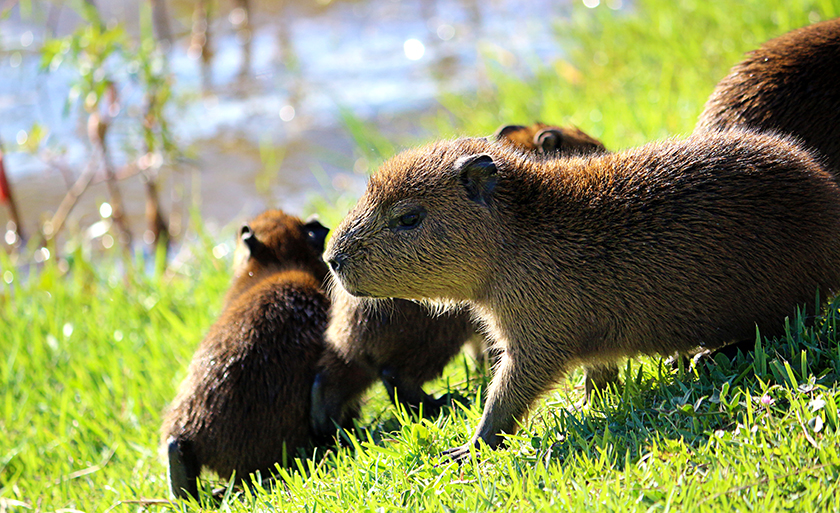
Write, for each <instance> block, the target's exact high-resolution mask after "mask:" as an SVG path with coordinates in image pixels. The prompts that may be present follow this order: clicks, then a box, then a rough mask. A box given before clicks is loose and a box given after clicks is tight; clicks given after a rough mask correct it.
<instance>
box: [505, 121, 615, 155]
mask: <svg viewBox="0 0 840 513" xmlns="http://www.w3.org/2000/svg"><path fill="white" fill-rule="evenodd" d="M493 137H494V138H495V139H496V140H497V141H500V142H508V143H510V144H511V145H513V146H514V147H516V148H517V149H520V150H523V151H532V152H535V153H538V154H544V155H547V156H554V157H567V156H571V155H591V154H597V153H605V152H606V151H607V149H606V148H605V147H604V144H603V143H602V142H601V141H599V140H598V139H595V138H594V137H592V136H590V135H589V134H587V133H586V132H584V131H582V130H581V129H579V128H577V127H574V126H572V127H565V128H563V127H559V126H553V125H546V124H545V123H540V122H536V123H534V124H533V125H531V126H524V125H503V126H501V127H499V129H498V130H496V133H495V134H493Z"/></svg>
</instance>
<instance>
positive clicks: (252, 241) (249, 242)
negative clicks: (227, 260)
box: [239, 224, 260, 255]
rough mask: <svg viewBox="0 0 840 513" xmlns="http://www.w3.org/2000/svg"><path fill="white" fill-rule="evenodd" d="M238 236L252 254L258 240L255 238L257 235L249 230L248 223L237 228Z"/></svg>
mask: <svg viewBox="0 0 840 513" xmlns="http://www.w3.org/2000/svg"><path fill="white" fill-rule="evenodd" d="M239 238H240V239H241V240H242V242H244V243H245V246H246V247H247V248H248V251H249V252H250V253H251V254H252V255H253V254H254V252H255V251H256V249H257V246H258V245H259V243H260V241H258V240H257V236H256V235H254V231H253V230H251V227H250V226H249V225H247V224H243V225H242V228H241V229H240V230H239Z"/></svg>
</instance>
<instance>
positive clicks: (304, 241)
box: [228, 210, 329, 300]
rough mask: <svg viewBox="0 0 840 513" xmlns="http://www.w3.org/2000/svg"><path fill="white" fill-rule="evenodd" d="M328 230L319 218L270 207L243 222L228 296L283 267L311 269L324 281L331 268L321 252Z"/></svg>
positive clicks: (230, 297)
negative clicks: (232, 283)
mask: <svg viewBox="0 0 840 513" xmlns="http://www.w3.org/2000/svg"><path fill="white" fill-rule="evenodd" d="M328 232H329V229H328V228H326V227H324V226H323V225H322V224H321V223H319V222H318V221H317V220H309V221H307V222H303V221H301V220H300V219H299V218H298V217H295V216H291V215H288V214H286V213H284V212H282V211H280V210H267V211H265V212H263V213H261V214H260V215H258V216H257V217H255V218H254V219H252V220H251V221H249V222H247V223H245V224H244V225H242V228H240V230H239V238H238V240H237V243H236V253H235V256H234V287H233V288H232V289H231V291H230V292H229V294H228V300H230V299H232V298H233V297H234V296H235V295H236V294H238V293H241V292H242V291H243V290H245V289H247V288H248V287H249V286H250V285H252V284H254V283H256V282H257V281H259V279H260V278H262V277H263V276H266V275H267V274H270V273H275V272H277V271H280V270H284V269H300V270H303V271H306V272H311V273H312V274H313V275H314V276H315V278H316V279H318V280H321V281H323V279H324V278H325V277H326V273H327V272H328V271H327V267H326V265H324V263H323V261H322V260H321V253H323V252H324V241H325V239H326V237H327V233H328Z"/></svg>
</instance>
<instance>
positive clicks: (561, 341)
mask: <svg viewBox="0 0 840 513" xmlns="http://www.w3.org/2000/svg"><path fill="white" fill-rule="evenodd" d="M325 259H327V260H328V261H329V264H330V266H331V268H332V271H333V274H334V275H335V277H336V278H337V279H338V281H339V282H340V283H341V284H342V286H343V287H344V288H345V289H346V290H348V291H349V292H350V293H352V294H354V295H357V296H370V297H401V298H408V299H423V298H426V299H430V300H432V301H439V302H441V303H458V302H463V303H466V304H467V305H469V306H470V308H471V309H472V310H473V311H474V312H475V314H476V315H477V316H478V317H480V318H481V320H482V321H483V322H484V323H485V324H486V326H487V330H488V333H489V335H490V336H491V337H492V339H493V341H494V342H495V344H497V345H498V347H499V348H500V349H501V350H502V351H503V352H504V354H503V356H502V357H501V359H500V361H499V363H498V365H497V366H496V368H495V372H494V376H493V380H492V383H491V385H490V388H489V390H488V397H487V401H486V404H485V408H484V414H483V416H482V419H481V422H480V424H479V426H478V429H477V431H476V433H475V435H474V436H473V438H472V440H471V441H470V443H468V444H466V445H465V446H463V447H460V448H458V449H455V450H453V451H452V452H451V455H452V456H453V457H455V458H460V457H463V456H464V455H465V454H466V452H467V451H468V450H469V448H470V447H472V446H473V445H474V444H475V443H477V442H478V440H479V439H480V440H483V441H484V442H486V443H487V444H488V445H489V446H491V447H496V446H498V445H499V444H500V443H501V442H502V438H501V436H500V435H501V434H502V433H513V432H515V430H516V427H517V422H518V421H519V420H520V419H522V418H523V416H524V415H525V414H526V413H527V411H528V409H529V407H530V406H531V404H532V403H533V402H534V401H535V400H536V399H537V398H538V397H539V396H540V395H541V394H542V393H544V392H545V391H546V390H548V389H549V388H550V387H551V386H552V384H553V383H555V382H556V381H557V380H559V379H560V378H561V377H563V376H564V375H565V374H566V373H567V372H568V371H569V370H570V369H571V368H573V367H574V366H576V365H579V364H596V365H598V364H608V363H610V362H613V361H615V359H617V358H620V357H623V356H631V355H635V354H637V353H645V354H671V353H672V352H675V351H688V350H692V349H694V348H696V347H698V346H700V347H718V346H721V345H723V344H726V343H728V342H730V341H735V340H741V339H745V338H752V337H754V336H755V329H756V326H758V328H759V329H760V330H761V332H762V334H763V335H778V334H781V333H782V331H783V327H784V322H783V321H784V318H785V317H786V316H787V315H789V314H791V313H792V312H793V311H794V308H795V307H796V306H797V305H801V304H812V302H813V301H814V297H815V294H816V292H817V290H818V289H819V290H820V291H821V293H822V297H825V295H826V294H828V293H830V292H831V291H834V290H836V289H837V287H838V285H840V191H838V187H837V185H836V184H835V183H834V181H833V180H832V178H831V176H830V174H829V173H828V172H827V171H825V169H824V168H822V167H821V166H820V164H819V163H818V162H817V160H816V159H814V158H813V157H812V156H811V154H810V153H808V152H806V151H804V150H802V149H801V148H800V147H799V146H798V145H797V144H795V143H794V142H792V141H790V140H788V139H785V138H782V137H778V136H773V135H770V134H756V133H751V132H746V131H728V132H722V133H704V134H702V135H698V136H696V137H691V138H689V139H687V140H685V141H665V142H660V143H654V144H649V145H646V146H643V147H641V148H637V149H633V150H629V151H625V152H621V153H617V154H612V155H604V156H598V157H589V158H570V159H535V158H529V157H528V156H527V155H524V154H522V153H519V152H516V151H511V150H510V149H508V148H506V147H505V146H504V145H500V144H498V143H493V142H488V141H486V140H483V139H460V140H456V141H448V142H447V141H444V142H439V143H436V144H432V145H429V146H426V147H422V148H419V149H414V150H409V151H406V152H404V153H402V154H400V155H398V156H396V157H395V158H393V159H392V160H390V161H388V162H386V163H385V164H384V165H383V166H382V167H381V168H380V170H379V171H378V172H377V173H376V174H374V175H373V177H372V178H371V179H370V182H369V183H368V186H367V189H366V191H365V193H364V195H363V196H362V198H361V199H360V200H359V203H358V204H357V205H356V207H355V208H354V209H353V210H352V211H351V212H350V214H349V215H348V216H347V218H346V219H345V220H344V221H343V222H342V223H341V225H340V227H339V228H338V229H337V231H336V233H335V235H334V236H333V238H332V239H331V241H330V243H329V245H328V247H327V251H326V253H325Z"/></svg>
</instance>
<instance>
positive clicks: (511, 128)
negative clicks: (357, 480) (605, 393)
mask: <svg viewBox="0 0 840 513" xmlns="http://www.w3.org/2000/svg"><path fill="white" fill-rule="evenodd" d="M493 137H494V138H495V139H496V140H497V141H500V142H502V143H505V144H508V145H510V146H511V147H514V148H517V149H519V150H522V151H525V152H530V153H539V154H546V155H550V156H553V157H555V158H556V157H560V156H569V155H581V154H594V153H600V152H606V149H605V148H604V146H603V144H601V142H600V141H598V140H597V139H594V138H592V137H590V136H588V135H587V134H585V133H584V132H582V131H581V130H579V129H577V128H574V127H567V128H560V127H556V126H552V125H546V124H544V123H539V122H538V123H534V124H533V125H531V126H522V125H506V126H502V127H500V128H499V129H498V130H497V131H496V133H495V134H494V136H493ZM332 301H333V304H332V308H331V309H330V322H329V328H328V329H327V335H326V339H327V342H328V344H330V345H331V346H332V347H334V348H335V349H336V350H335V351H328V352H325V353H324V355H323V356H322V358H321V361H320V362H319V363H318V368H319V373H318V376H317V377H316V385H315V386H314V387H313V395H312V424H313V427H314V429H315V431H316V432H317V433H319V434H322V435H328V434H329V433H331V432H332V431H333V430H334V426H335V424H336V423H337V424H346V423H347V420H346V419H347V418H348V417H352V416H355V415H356V412H357V411H358V409H359V402H360V398H361V396H362V394H363V393H364V392H365V391H366V390H367V389H368V388H370V386H371V385H373V384H374V383H375V382H376V381H378V380H380V379H382V380H383V383H384V384H385V386H386V389H387V390H388V393H389V395H390V397H391V400H392V401H394V400H397V399H398V400H399V401H400V402H401V403H402V404H404V405H405V406H408V407H410V408H413V409H415V410H419V409H420V406H421V405H422V408H423V413H424V414H426V415H429V416H434V415H436V414H437V412H438V411H439V408H440V406H442V405H443V404H444V403H445V398H438V399H435V398H433V397H431V396H429V395H428V394H426V393H425V392H424V391H423V384H424V383H426V382H428V381H430V380H432V379H435V378H437V377H439V376H440V375H441V373H442V372H443V369H444V367H445V366H446V364H447V363H449V361H450V360H452V358H454V357H455V356H456V355H457V354H458V353H459V352H460V351H461V348H462V347H463V346H464V344H465V343H467V342H469V341H473V342H475V343H476V344H475V345H476V346H477V347H478V348H479V350H480V348H481V347H482V345H483V344H481V341H482V340H483V337H482V336H481V335H479V334H478V333H477V332H476V329H475V327H474V325H473V323H472V321H471V319H470V315H469V313H468V312H466V311H463V310H459V311H448V312H445V313H442V314H440V315H435V314H433V313H430V312H429V310H428V308H427V307H425V306H423V305H419V304H417V303H414V302H412V301H406V300H402V299H393V300H378V301H364V300H361V299H358V298H354V297H353V296H351V295H349V294H347V292H346V291H344V290H343V289H341V287H335V288H334V290H333V292H332ZM599 370H600V369H599ZM617 375H618V369H617V368H614V367H608V368H605V369H603V370H602V372H600V373H593V372H591V371H590V369H587V378H588V379H587V381H586V383H587V397H588V396H589V393H590V392H591V390H592V389H593V388H595V387H601V388H602V387H604V386H605V385H606V383H608V382H612V381H615V380H616V379H617ZM596 378H597V379H596Z"/></svg>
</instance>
